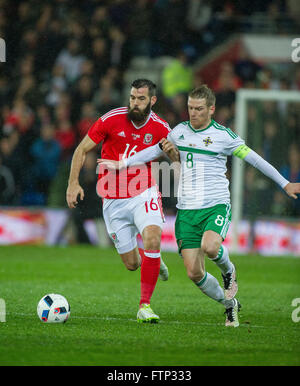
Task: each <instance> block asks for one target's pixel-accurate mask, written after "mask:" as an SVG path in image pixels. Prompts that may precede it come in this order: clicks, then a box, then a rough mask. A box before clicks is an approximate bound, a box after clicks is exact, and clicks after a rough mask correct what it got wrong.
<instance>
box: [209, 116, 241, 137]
mask: <svg viewBox="0 0 300 386" xmlns="http://www.w3.org/2000/svg"><path fill="white" fill-rule="evenodd" d="M212 122H213V126H214V128H215V129H217V130H222V131H226V132H227V133H228V134H229V135H230V137H231V138H233V139H235V138H237V137H238V136H237V135H236V134H235V133H234V132H233V131H232V130H230V129H229V127H225V126H222V125H220V124H219V123H217V122H216V121H214V120H212Z"/></svg>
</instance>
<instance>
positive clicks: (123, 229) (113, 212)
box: [103, 186, 164, 253]
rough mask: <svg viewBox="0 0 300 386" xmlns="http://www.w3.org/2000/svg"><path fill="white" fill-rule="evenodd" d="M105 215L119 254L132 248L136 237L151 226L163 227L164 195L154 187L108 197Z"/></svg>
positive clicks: (104, 204) (105, 201)
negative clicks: (128, 194) (126, 196)
mask: <svg viewBox="0 0 300 386" xmlns="http://www.w3.org/2000/svg"><path fill="white" fill-rule="evenodd" d="M103 218H104V221H105V225H106V229H107V232H108V234H109V236H110V238H111V239H112V241H113V242H114V244H115V247H116V249H117V251H118V253H126V252H129V251H132V250H133V249H134V248H135V247H136V246H137V240H136V236H137V235H138V233H140V234H142V232H143V230H144V228H145V227H146V226H149V225H157V226H159V227H160V228H162V227H163V222H164V215H163V211H162V203H161V195H160V192H159V191H158V188H157V187H156V186H152V187H151V188H149V189H147V190H146V191H144V192H143V193H141V194H139V195H138V196H135V197H131V198H125V199H104V201H103Z"/></svg>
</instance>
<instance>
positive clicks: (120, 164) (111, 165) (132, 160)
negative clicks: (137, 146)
mask: <svg viewBox="0 0 300 386" xmlns="http://www.w3.org/2000/svg"><path fill="white" fill-rule="evenodd" d="M159 145H160V144H159V143H157V144H156V145H153V146H150V147H148V148H147V149H144V150H141V151H139V152H137V153H136V154H134V155H133V156H131V157H129V158H124V159H122V160H121V161H114V160H109V159H103V158H101V159H98V160H97V162H98V164H99V165H102V166H104V167H106V168H108V169H111V170H121V169H124V168H126V167H129V166H135V165H141V164H145V163H147V162H150V161H153V160H154V159H156V158H158V157H160V156H161V155H163V154H164V152H163V150H162V148H161V147H160V146H159Z"/></svg>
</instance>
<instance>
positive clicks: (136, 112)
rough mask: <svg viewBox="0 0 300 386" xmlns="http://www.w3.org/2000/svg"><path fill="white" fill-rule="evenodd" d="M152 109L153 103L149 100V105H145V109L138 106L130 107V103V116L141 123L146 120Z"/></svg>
mask: <svg viewBox="0 0 300 386" xmlns="http://www.w3.org/2000/svg"><path fill="white" fill-rule="evenodd" d="M150 111H151V103H150V102H149V103H148V105H147V106H146V107H145V109H144V110H140V109H139V108H138V107H134V108H132V109H131V108H130V106H129V105H128V113H127V115H128V118H129V119H130V120H131V121H133V122H135V123H141V122H144V121H145V120H146V119H147V117H148V115H149V114H150Z"/></svg>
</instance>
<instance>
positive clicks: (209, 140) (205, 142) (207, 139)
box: [203, 137, 213, 146]
mask: <svg viewBox="0 0 300 386" xmlns="http://www.w3.org/2000/svg"><path fill="white" fill-rule="evenodd" d="M203 142H204V144H205V146H208V145H210V144H211V143H213V141H212V140H211V139H210V137H207V138H205V139H203Z"/></svg>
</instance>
